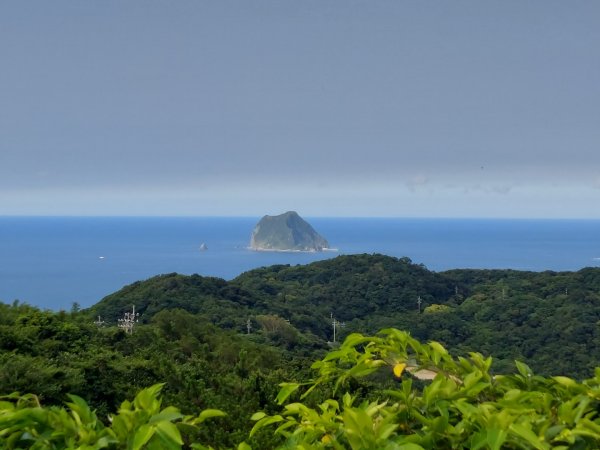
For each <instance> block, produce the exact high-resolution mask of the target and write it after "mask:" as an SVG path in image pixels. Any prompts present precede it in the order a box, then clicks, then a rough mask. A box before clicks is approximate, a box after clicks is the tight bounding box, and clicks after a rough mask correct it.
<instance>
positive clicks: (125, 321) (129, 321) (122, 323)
mask: <svg viewBox="0 0 600 450" xmlns="http://www.w3.org/2000/svg"><path fill="white" fill-rule="evenodd" d="M139 317H140V313H136V312H135V305H133V307H132V310H131V312H126V313H125V314H124V315H123V318H122V319H119V320H118V322H119V324H118V325H117V326H118V327H119V328H122V329H123V330H125V333H129V334H131V333H133V325H134V324H135V323H137V322H138V318H139Z"/></svg>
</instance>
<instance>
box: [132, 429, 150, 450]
mask: <svg viewBox="0 0 600 450" xmlns="http://www.w3.org/2000/svg"><path fill="white" fill-rule="evenodd" d="M154 431H155V428H154V427H152V426H150V425H148V424H144V425H142V426H141V427H140V428H138V430H137V431H136V432H135V435H134V436H133V446H132V447H131V450H140V449H141V448H142V447H143V446H144V445H146V443H147V442H148V441H149V440H150V439H151V438H152V436H153V435H154Z"/></svg>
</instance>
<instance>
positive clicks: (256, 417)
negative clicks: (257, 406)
mask: <svg viewBox="0 0 600 450" xmlns="http://www.w3.org/2000/svg"><path fill="white" fill-rule="evenodd" d="M266 415H267V413H264V412H262V411H259V412H255V413H254V414H252V417H250V420H252V421H254V422H256V421H257V420H260V419H262V418H263V417H266Z"/></svg>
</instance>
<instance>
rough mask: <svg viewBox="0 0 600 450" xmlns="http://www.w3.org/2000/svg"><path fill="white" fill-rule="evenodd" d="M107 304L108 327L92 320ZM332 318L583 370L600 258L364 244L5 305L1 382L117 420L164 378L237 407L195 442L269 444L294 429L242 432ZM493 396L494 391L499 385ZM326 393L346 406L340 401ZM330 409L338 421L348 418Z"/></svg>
mask: <svg viewBox="0 0 600 450" xmlns="http://www.w3.org/2000/svg"><path fill="white" fill-rule="evenodd" d="M419 299H420V301H421V302H420V303H418V300H419ZM132 305H135V306H136V310H137V311H139V312H140V313H141V315H140V322H139V323H138V324H136V326H135V328H134V332H133V333H132V334H127V333H125V332H124V331H122V330H121V329H119V328H117V327H116V323H117V319H118V318H120V317H122V315H123V313H124V312H125V311H128V310H130V308H131V306H132ZM98 315H101V316H102V319H103V320H104V321H105V322H106V323H105V324H104V325H103V326H97V325H95V324H94V319H95V318H96V317H97V316H98ZM332 316H334V317H335V318H336V319H337V320H340V321H343V322H345V323H346V327H345V328H339V329H337V333H338V340H340V338H341V339H343V338H344V337H345V336H348V335H353V336H356V335H355V334H353V333H365V334H369V333H375V332H377V330H379V329H382V328H389V327H396V328H400V329H404V330H407V331H409V332H410V334H411V335H412V336H413V337H414V338H416V339H418V340H420V341H425V342H426V341H431V340H433V341H438V342H440V343H441V344H443V345H444V346H446V347H447V348H448V349H449V351H450V352H451V353H452V354H457V355H467V354H469V353H470V352H473V351H481V352H482V353H483V354H484V355H485V358H484V359H485V361H488V360H487V359H486V358H487V357H488V356H490V355H491V356H493V357H494V359H493V361H494V362H493V365H492V366H491V367H489V368H486V369H485V370H486V371H487V370H488V369H489V370H490V371H491V372H492V373H510V372H513V371H514V370H515V366H514V360H515V359H517V360H522V361H524V362H526V363H527V364H528V366H529V367H531V368H532V370H533V371H535V372H536V373H539V374H542V375H545V376H550V375H556V374H560V375H561V376H570V377H572V378H574V379H576V380H583V379H585V378H589V377H591V376H594V374H595V372H594V368H595V367H596V366H598V361H600V345H599V344H600V334H599V330H598V323H599V320H600V269H584V270H581V271H579V272H564V273H555V272H543V273H534V272H518V271H512V270H452V271H448V272H443V273H435V272H431V271H429V270H427V269H426V268H425V267H423V266H422V265H417V264H413V263H412V262H411V261H410V260H409V259H407V258H401V259H397V258H391V257H387V256H382V255H354V256H340V257H338V258H335V259H331V260H326V261H320V262H317V263H313V264H310V265H306V266H295V267H290V266H283V265H280V266H273V267H268V268H261V269H256V270H253V271H250V272H247V273H245V274H242V275H240V276H239V277H238V278H236V279H234V280H232V281H225V280H221V279H217V278H211V277H202V276H199V275H192V276H183V275H178V274H167V275H160V276H157V277H154V278H151V279H149V280H147V281H141V282H137V283H134V284H132V285H130V286H126V287H125V288H123V289H122V290H120V291H118V292H116V293H114V294H112V295H109V296H108V297H106V298H105V299H103V300H102V301H100V302H99V303H98V304H96V305H94V306H93V307H92V308H90V309H89V310H83V311H79V310H78V308H74V309H73V310H72V311H71V312H64V311H63V312H50V311H41V310H39V309H37V308H34V307H31V306H28V305H25V304H20V303H18V302H15V303H13V304H12V305H7V304H2V303H0V369H1V370H0V394H10V393H12V392H21V393H32V394H34V395H36V396H37V397H36V398H38V399H39V400H40V401H41V402H42V403H43V404H44V405H51V406H52V405H54V406H56V407H59V406H60V405H64V402H65V401H68V397H67V394H76V395H77V396H79V397H81V398H82V399H84V400H85V402H87V404H89V406H90V408H91V409H92V410H94V411H95V412H96V417H97V418H98V420H99V422H101V425H102V426H104V427H107V426H109V422H108V415H109V413H110V412H111V411H118V410H119V408H120V406H119V405H120V403H119V402H120V401H121V400H122V399H125V398H131V397H132V394H133V393H135V392H138V391H139V390H140V389H143V388H144V387H146V386H152V385H154V384H156V383H163V382H164V383H165V384H164V388H163V390H162V395H163V397H164V401H165V402H166V403H167V404H170V405H174V406H176V407H177V408H178V409H179V410H180V411H181V413H182V414H183V415H185V416H189V415H194V414H197V413H198V411H201V410H204V409H219V410H222V411H224V412H225V413H226V414H227V416H225V417H223V418H219V419H217V420H215V421H209V422H208V423H206V424H203V426H202V427H199V428H198V429H194V430H188V431H186V432H187V433H188V434H187V435H186V439H189V440H190V441H193V442H201V443H202V444H203V445H209V446H214V447H233V446H235V445H237V444H238V443H239V442H241V441H243V440H244V439H246V441H247V442H248V444H249V445H251V446H253V447H254V448H273V447H275V446H277V445H279V443H281V442H282V439H284V438H286V436H282V435H281V434H275V435H274V434H272V433H271V432H269V430H266V429H261V430H259V431H258V432H257V433H255V434H253V436H252V437H251V438H249V439H248V438H247V436H248V433H249V432H250V429H251V428H252V423H251V422H249V420H248V418H249V417H250V416H251V415H252V414H253V413H254V412H256V411H263V412H264V413H265V414H266V415H267V416H269V417H271V416H274V415H277V414H276V413H277V411H278V407H277V405H276V403H275V398H276V396H277V390H278V388H277V386H278V383H280V382H282V381H284V380H290V379H296V380H298V379H300V380H303V379H304V380H306V379H308V378H309V369H308V368H309V366H310V362H312V361H314V360H315V359H318V358H321V357H322V356H323V355H324V354H325V352H326V351H327V350H329V349H330V348H331V347H332V346H333V347H335V346H336V344H333V343H331V342H328V341H331V340H333V336H332V326H331V325H332V323H331V317H332ZM248 325H250V329H248ZM248 331H250V334H248ZM374 342H375V341H374ZM360 345H363V344H360ZM356 351H357V352H360V351H361V349H360V348H356ZM413 351H414V349H413ZM417 353H418V352H417ZM334 354H335V353H334ZM330 358H332V357H331V355H330ZM336 358H337V357H333V359H332V361H333V360H335V359H336ZM347 363H348V361H346V362H345V363H344V364H347ZM427 364H429V363H427ZM472 364H474V363H473V362H472ZM486 364H487V363H486ZM434 365H435V364H434ZM520 367H521V369H522V366H520ZM479 369H481V368H479ZM479 369H478V370H479ZM444 370H445V369H444ZM481 370H482V369H481ZM486 373H487V372H486ZM353 375H355V373H353ZM388 375H389V374H388ZM453 376H454V377H458V378H460V377H464V376H466V374H465V373H462V374H461V373H455V374H454V375H453ZM487 376H488V375H486V377H487ZM351 378H352V380H354V381H350V385H349V388H348V389H349V391H351V394H350V395H351V397H352V399H353V400H352V404H353V405H359V404H363V403H362V402H365V401H366V402H367V403H365V404H366V405H368V404H371V403H372V402H374V401H378V400H377V399H378V398H379V399H381V398H383V397H382V396H381V395H382V394H381V392H382V391H381V389H383V388H389V389H394V388H396V387H397V386H394V383H397V381H394V380H390V379H389V376H383V375H381V373H380V372H377V373H375V374H371V375H370V376H369V377H367V378H363V379H361V380H360V381H357V380H356V379H355V377H351ZM536 379H537V378H536ZM450 380H452V378H451V379H450ZM544 380H546V381H544V383H547V386H546V387H547V389H549V390H552V389H554V390H556V389H558V387H556V386H555V383H554V381H548V380H555V379H552V378H546V379H544ZM454 381H456V380H454ZM464 381H465V382H466V380H464ZM335 382H336V381H335V380H334V378H330V379H329V380H328V381H327V382H323V383H321V382H319V383H318V386H317V388H316V389H315V390H314V391H313V394H311V396H309V397H307V398H306V401H307V402H308V403H307V404H306V405H305V406H306V407H307V408H309V409H315V408H316V410H319V411H321V410H320V409H319V406H318V405H320V404H321V405H322V404H323V402H324V401H326V400H327V399H328V398H329V396H330V395H329V393H328V389H329V384H328V383H335ZM548 383H549V384H548ZM552 383H554V384H552ZM459 384H460V383H459ZM491 384H492V387H494V389H496V387H497V385H496V384H494V383H491ZM542 384H543V383H542ZM588 384H589V383H588ZM415 386H416V387H417V388H420V387H421V386H422V381H419V380H416V381H415ZM577 386H580V387H579V388H578V389H580V391H581V389H584V388H583V387H581V386H584V384H580V383H578V384H577ZM585 386H587V385H585ZM459 388H460V386H459ZM459 388H457V389H459ZM537 388H539V389H542V388H541V387H539V386H538V387H537ZM537 388H536V389H537ZM460 389H461V388H460ZM460 389H459V390H460ZM486 389H487V388H486ZM490 389H491V388H490ZM544 389H546V388H544ZM418 392H420V391H418ZM485 392H487V394H489V395H490V396H491V397H489V399H491V398H492V397H494V396H495V397H494V398H495V399H496V400H497V401H500V400H499V399H500V395H504V393H502V392H500V391H495V390H486V391H485ZM536 392H537V391H536ZM544 392H545V391H544ZM569 392H571V391H569ZM573 392H575V391H573ZM578 392H579V391H578ZM581 392H583V391H581ZM415 395H416V394H415ZM418 395H421V394H418ZM540 395H542V394H539V393H536V394H535V396H538V397H539V396H540ZM544 395H545V394H544ZM561 395H562V394H561ZM565 395H566V394H565ZM585 395H588V394H585ZM486 398H487V397H486ZM561 398H562V397H561ZM332 400H336V401H337V402H338V406H339V405H343V404H344V403H343V398H341V397H339V398H337V399H335V398H332ZM472 400H473V402H480V401H481V400H483V399H482V398H479V397H477V398H475V397H474V398H473V399H472ZM496 400H494V401H496ZM390 401H391V400H390ZM490 401H491V400H490ZM340 402H341V403H340ZM25 403H27V402H25ZM327 408H329V407H327ZM336 408H337V409H335V414H334V415H333V416H332V417H334V416H336V415H340V414H341V415H342V416H343V408H342V407H341V406H340V408H342V409H339V408H338V407H336ZM486 408H487V406H486ZM536 411H537V410H536ZM329 412H330V413H332V414H333V412H334V410H333V409H331V410H329ZM540 414H542V415H544V414H546V413H545V412H543V411H541V410H540ZM267 416H265V417H267ZM282 417H283V416H282ZM286 417H287V416H286ZM286 420H287V419H286ZM336 420H337V419H336ZM339 420H342V419H339ZM342 422H343V420H342ZM99 426H100V425H99ZM291 426H292V425H290V427H291ZM453 426H455V425H453ZM473 426H474V425H473ZM552 426H554V425H552ZM473 429H474V428H473ZM536 433H537V431H536ZM340 439H342V438H341V437H340ZM344 439H346V438H344ZM461 439H462V438H461ZM507 439H508V438H507ZM511 439H512V438H511ZM344 442H345V444H344V445H346V444H347V445H351V444H350V442H349V441H344ZM461 442H462V441H461ZM511 442H512V441H511ZM319 445H320V444H319ZM419 445H422V446H423V447H425V448H427V446H426V445H424V444H423V443H420V444H419ZM448 445H449V444H448ZM461 445H462V444H461ZM465 445H466V444H465ZM515 445H516V444H515ZM534 448H536V447H534ZM537 448H545V447H537Z"/></svg>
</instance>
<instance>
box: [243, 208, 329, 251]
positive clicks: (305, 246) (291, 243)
mask: <svg viewBox="0 0 600 450" xmlns="http://www.w3.org/2000/svg"><path fill="white" fill-rule="evenodd" d="M328 247H329V244H328V242H327V240H326V239H325V238H324V237H323V236H321V235H320V234H319V233H317V232H316V231H315V230H314V228H313V227H311V226H310V224H309V223H308V222H306V221H305V220H304V219H302V217H300V216H299V215H298V213H297V212H295V211H288V212H286V213H284V214H280V215H278V216H264V217H263V218H262V219H260V221H259V222H258V223H257V224H256V226H255V227H254V230H253V231H252V237H251V238H250V248H251V249H253V250H273V251H304V252H320V251H322V250H323V249H326V248H328Z"/></svg>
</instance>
